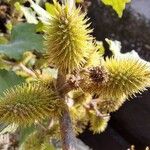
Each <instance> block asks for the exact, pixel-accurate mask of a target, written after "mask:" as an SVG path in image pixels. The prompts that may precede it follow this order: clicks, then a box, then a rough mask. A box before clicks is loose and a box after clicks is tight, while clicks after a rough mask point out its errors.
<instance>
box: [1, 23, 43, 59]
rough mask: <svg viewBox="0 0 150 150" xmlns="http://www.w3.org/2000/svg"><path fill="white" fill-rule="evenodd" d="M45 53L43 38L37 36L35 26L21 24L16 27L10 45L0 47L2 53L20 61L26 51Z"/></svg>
mask: <svg viewBox="0 0 150 150" xmlns="http://www.w3.org/2000/svg"><path fill="white" fill-rule="evenodd" d="M27 50H28V51H29V50H30V51H34V50H37V51H38V52H42V51H43V37H42V35H40V34H36V26H35V25H34V24H28V23H21V24H18V25H16V26H15V27H14V28H13V30H12V34H11V38H10V42H9V43H8V44H3V45H0V53H3V54H6V55H7V56H8V57H10V58H14V59H20V58H21V56H22V54H23V53H24V52H25V51H27Z"/></svg>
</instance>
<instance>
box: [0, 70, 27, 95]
mask: <svg viewBox="0 0 150 150" xmlns="http://www.w3.org/2000/svg"><path fill="white" fill-rule="evenodd" d="M22 82H24V79H23V78H22V77H19V76H17V75H16V74H15V73H14V72H13V71H6V70H0V94H2V93H3V91H4V90H6V89H8V88H10V87H12V86H14V85H18V84H20V83H22Z"/></svg>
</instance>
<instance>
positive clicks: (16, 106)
mask: <svg viewBox="0 0 150 150" xmlns="http://www.w3.org/2000/svg"><path fill="white" fill-rule="evenodd" d="M64 107H65V106H64V103H63V100H61V99H60V98H59V96H58V95H57V94H56V92H55V91H53V90H51V89H50V88H49V87H47V86H46V85H45V84H44V85H42V83H41V82H33V83H24V84H23V85H18V86H16V87H13V88H11V89H8V90H6V91H5V92H4V95H3V96H2V97H0V122H4V123H8V124H11V123H15V124H18V125H21V126H26V125H30V124H32V123H34V122H35V121H36V122H37V121H41V120H42V119H45V118H47V117H50V116H59V115H61V111H62V109H63V108H64Z"/></svg>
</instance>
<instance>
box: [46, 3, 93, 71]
mask: <svg viewBox="0 0 150 150" xmlns="http://www.w3.org/2000/svg"><path fill="white" fill-rule="evenodd" d="M87 21H88V19H85V14H83V13H81V11H80V9H79V8H75V7H73V8H72V9H71V10H70V9H69V6H68V5H67V4H66V5H62V6H61V5H60V4H59V3H57V2H54V15H53V16H52V19H51V20H50V24H49V25H47V27H46V29H45V48H46V52H47V54H46V55H47V58H48V61H49V63H51V64H54V65H55V66H56V67H57V68H58V69H59V71H61V72H62V73H64V74H67V73H71V72H72V71H73V70H75V69H79V68H81V67H82V66H83V65H84V64H85V63H86V58H88V56H89V54H90V53H91V51H92V50H93V44H92V37H91V36H90V33H91V31H92V30H90V29H88V27H89V24H87Z"/></svg>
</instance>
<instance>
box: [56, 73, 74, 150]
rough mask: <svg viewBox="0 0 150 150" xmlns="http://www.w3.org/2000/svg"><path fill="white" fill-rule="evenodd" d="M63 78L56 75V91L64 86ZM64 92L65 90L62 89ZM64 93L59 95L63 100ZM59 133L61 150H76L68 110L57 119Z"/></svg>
mask: <svg viewBox="0 0 150 150" xmlns="http://www.w3.org/2000/svg"><path fill="white" fill-rule="evenodd" d="M65 81H66V80H65V77H64V76H62V75H61V74H58V78H57V89H60V87H62V86H63V85H64V84H65ZM64 90H65V89H64ZM64 93H65V92H61V93H59V95H60V96H61V97H62V98H63V99H64V100H65V94H64ZM59 124H60V133H61V137H62V149H63V150H77V149H76V137H75V134H74V132H73V128H72V123H71V118H70V114H69V110H68V109H67V110H64V111H63V112H62V115H61V116H60V117H59Z"/></svg>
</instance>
